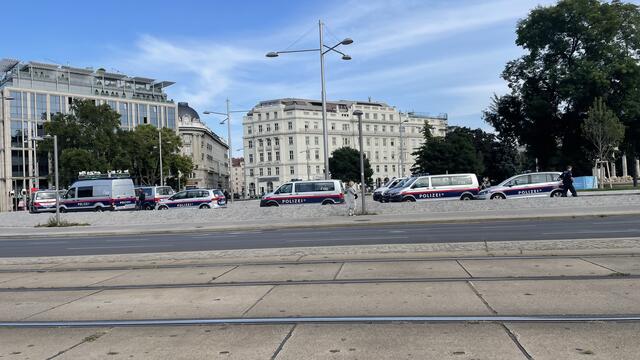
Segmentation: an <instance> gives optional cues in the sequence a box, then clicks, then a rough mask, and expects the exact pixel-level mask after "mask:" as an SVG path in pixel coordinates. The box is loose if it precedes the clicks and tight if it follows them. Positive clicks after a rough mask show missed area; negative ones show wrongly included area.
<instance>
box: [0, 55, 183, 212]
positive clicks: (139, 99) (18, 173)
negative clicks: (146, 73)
mask: <svg viewBox="0 0 640 360" xmlns="http://www.w3.org/2000/svg"><path fill="white" fill-rule="evenodd" d="M173 84H174V83H173V82H170V81H157V80H154V79H149V78H144V77H130V76H127V75H124V74H120V73H115V72H107V71H105V70H104V69H98V70H93V69H91V68H75V67H70V66H60V65H54V64H43V63H37V62H21V61H18V60H12V59H3V60H0V211H8V210H11V209H12V208H13V207H14V206H13V205H12V200H11V197H10V193H11V192H12V191H14V192H15V194H20V192H21V190H22V189H32V188H48V187H49V183H48V178H49V174H50V172H51V169H52V162H51V156H49V155H42V154H40V155H37V153H36V147H37V142H36V141H35V140H34V139H35V138H38V137H42V136H43V135H44V132H43V129H44V123H45V122H47V121H51V116H52V115H54V114H56V113H63V114H66V113H68V112H69V110H70V107H71V104H72V103H73V100H74V99H92V100H94V101H95V102H96V104H108V105H109V106H111V108H113V109H114V110H116V111H117V112H119V113H120V119H121V126H122V128H123V129H134V128H135V127H136V126H138V125H141V124H151V125H153V126H158V127H168V128H171V129H176V131H177V125H176V124H177V116H178V111H177V104H176V103H174V102H173V100H169V99H167V94H166V93H165V92H164V89H165V88H166V87H168V86H170V85H173Z"/></svg>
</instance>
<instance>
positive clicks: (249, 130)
mask: <svg viewBox="0 0 640 360" xmlns="http://www.w3.org/2000/svg"><path fill="white" fill-rule="evenodd" d="M247 134H251V125H249V126H247Z"/></svg>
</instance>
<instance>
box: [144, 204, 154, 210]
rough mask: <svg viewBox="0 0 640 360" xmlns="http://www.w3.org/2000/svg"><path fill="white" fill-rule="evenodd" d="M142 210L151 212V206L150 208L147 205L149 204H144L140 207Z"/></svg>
mask: <svg viewBox="0 0 640 360" xmlns="http://www.w3.org/2000/svg"><path fill="white" fill-rule="evenodd" d="M142 209H143V210H153V206H151V205H149V204H145V205H144V206H143V207H142Z"/></svg>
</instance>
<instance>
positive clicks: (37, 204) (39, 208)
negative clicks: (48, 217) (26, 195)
mask: <svg viewBox="0 0 640 360" xmlns="http://www.w3.org/2000/svg"><path fill="white" fill-rule="evenodd" d="M60 197H61V198H62V196H60ZM48 211H52V212H55V211H56V191H55V190H41V191H36V192H35V193H34V194H33V197H32V200H31V203H30V204H29V212H31V213H40V212H48Z"/></svg>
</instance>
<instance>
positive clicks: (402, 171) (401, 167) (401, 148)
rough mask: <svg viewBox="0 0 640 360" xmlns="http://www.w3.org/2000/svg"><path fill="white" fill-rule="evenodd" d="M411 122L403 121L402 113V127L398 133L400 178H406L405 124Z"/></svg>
mask: <svg viewBox="0 0 640 360" xmlns="http://www.w3.org/2000/svg"><path fill="white" fill-rule="evenodd" d="M408 122H409V120H408V119H404V120H402V113H400V126H399V127H398V131H400V166H399V169H398V171H400V176H398V177H403V176H404V137H403V134H404V125H403V124H404V123H408Z"/></svg>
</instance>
